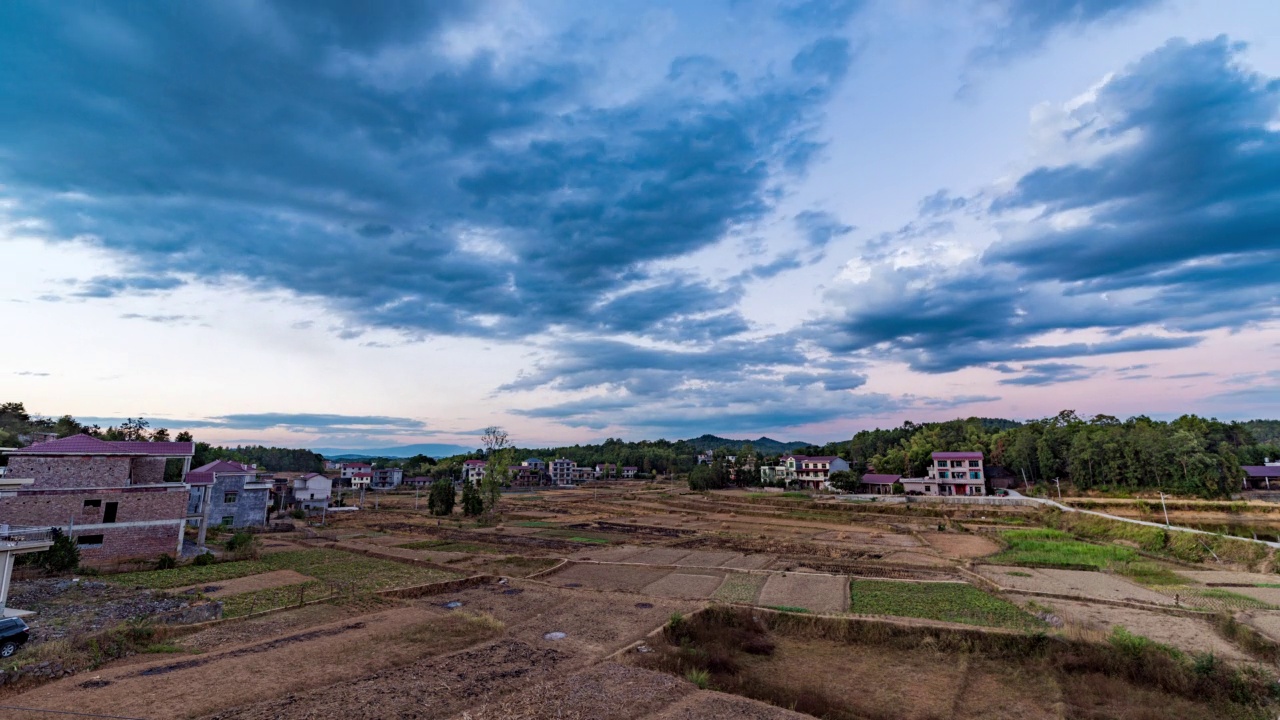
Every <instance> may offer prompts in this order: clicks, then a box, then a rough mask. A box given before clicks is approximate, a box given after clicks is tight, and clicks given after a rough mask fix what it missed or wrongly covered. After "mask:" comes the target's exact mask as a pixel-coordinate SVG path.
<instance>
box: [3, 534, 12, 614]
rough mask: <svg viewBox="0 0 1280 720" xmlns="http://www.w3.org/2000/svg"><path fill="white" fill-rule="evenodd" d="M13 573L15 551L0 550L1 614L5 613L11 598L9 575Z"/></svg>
mask: <svg viewBox="0 0 1280 720" xmlns="http://www.w3.org/2000/svg"><path fill="white" fill-rule="evenodd" d="M12 574H13V553H12V552H11V551H8V550H4V551H0V616H2V615H3V614H4V609H5V608H6V607H8V606H7V604H6V603H7V602H8V600H9V577H10V575H12Z"/></svg>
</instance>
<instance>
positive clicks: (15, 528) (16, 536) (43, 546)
mask: <svg viewBox="0 0 1280 720" xmlns="http://www.w3.org/2000/svg"><path fill="white" fill-rule="evenodd" d="M51 547H53V528H51V527H28V526H25V525H8V524H5V523H0V552H15V553H25V552H40V551H41V550H48V549H49V548H51Z"/></svg>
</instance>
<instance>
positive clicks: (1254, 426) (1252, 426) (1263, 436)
mask: <svg viewBox="0 0 1280 720" xmlns="http://www.w3.org/2000/svg"><path fill="white" fill-rule="evenodd" d="M1241 424H1242V425H1244V426H1245V427H1246V428H1248V429H1249V433H1250V434H1251V435H1253V441H1254V442H1256V443H1258V444H1260V445H1280V420H1248V421H1246V422H1243V423H1241ZM1273 459H1274V458H1273Z"/></svg>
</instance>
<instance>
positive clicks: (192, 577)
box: [102, 560, 277, 590]
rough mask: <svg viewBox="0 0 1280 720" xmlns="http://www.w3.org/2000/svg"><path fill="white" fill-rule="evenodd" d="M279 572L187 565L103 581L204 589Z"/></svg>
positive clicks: (243, 565) (240, 565) (259, 565)
mask: <svg viewBox="0 0 1280 720" xmlns="http://www.w3.org/2000/svg"><path fill="white" fill-rule="evenodd" d="M276 569H277V568H274V567H271V566H270V565H268V564H267V563H266V562H264V561H262V560H237V561H235V562H225V563H215V564H213V565H184V566H182V567H176V568H171V569H169V570H143V571H140V572H131V573H121V574H119V575H106V576H103V578H102V579H103V580H105V581H107V582H110V583H115V584H117V585H127V586H129V587H142V588H148V589H151V590H166V589H169V588H176V587H185V586H187V585H205V584H209V583H216V582H219V581H221V580H233V579H235V578H240V577H247V576H249V575H258V574H261V573H264V572H271V571H272V570H276Z"/></svg>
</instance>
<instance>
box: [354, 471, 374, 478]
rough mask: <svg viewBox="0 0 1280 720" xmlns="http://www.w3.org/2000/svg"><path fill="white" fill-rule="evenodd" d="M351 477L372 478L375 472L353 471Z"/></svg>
mask: <svg viewBox="0 0 1280 720" xmlns="http://www.w3.org/2000/svg"><path fill="white" fill-rule="evenodd" d="M351 477H358V478H371V477H373V473H371V472H358V473H351Z"/></svg>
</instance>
